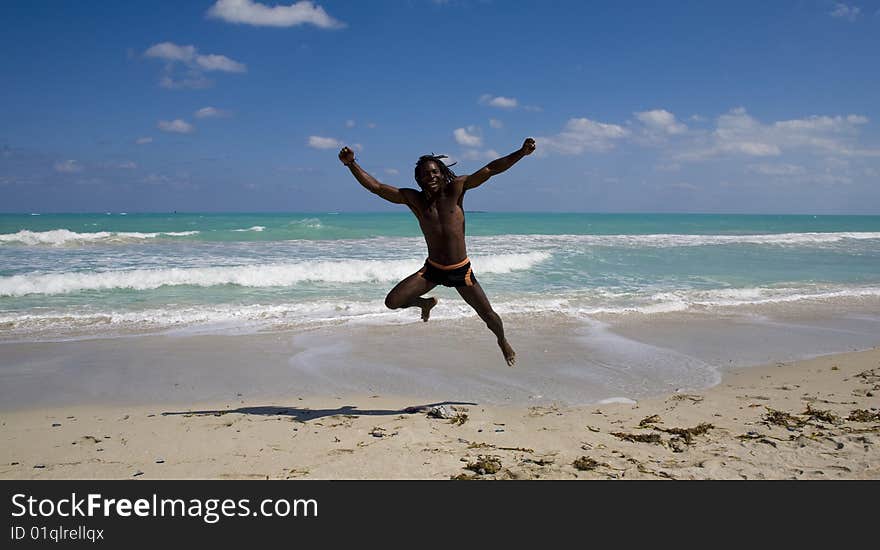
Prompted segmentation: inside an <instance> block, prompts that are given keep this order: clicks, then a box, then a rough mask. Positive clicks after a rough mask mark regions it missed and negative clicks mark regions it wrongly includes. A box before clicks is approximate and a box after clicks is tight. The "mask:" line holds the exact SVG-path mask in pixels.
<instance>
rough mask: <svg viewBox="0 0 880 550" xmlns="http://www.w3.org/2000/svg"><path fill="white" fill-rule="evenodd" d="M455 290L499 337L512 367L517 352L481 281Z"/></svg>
mask: <svg viewBox="0 0 880 550" xmlns="http://www.w3.org/2000/svg"><path fill="white" fill-rule="evenodd" d="M455 290H457V291H458V293H459V294H460V295H461V297H462V298H464V301H465V302H467V303H468V305H470V306H471V307H472V308H474V310H476V312H477V315H479V316H480V319H482V320H483V322H484V323H486V326H487V327H489V330H491V331H492V332H493V333H494V334H495V337H496V338H498V347H500V348H501V353H503V354H504V360H505V361H507V364H508V366H511V367H512V366H513V365H514V364H515V363H516V353H515V352H514V351H513V348H512V347H510V344H509V343H508V342H507V338H505V337H504V324H503V323H502V322H501V317H500V316H499V315H498V314H497V313H495V310H493V309H492V306H491V305H490V304H489V299H488V298H486V293H485V292H483V289H482V287H480V283H477V282H474V285H473V286H460V287H456V289H455Z"/></svg>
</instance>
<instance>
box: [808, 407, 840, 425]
mask: <svg viewBox="0 0 880 550" xmlns="http://www.w3.org/2000/svg"><path fill="white" fill-rule="evenodd" d="M801 415H802V416H809V417H810V420H821V421H822V422H827V423H829V424H840V418H839V417H838V416H837V415H836V414H834V413H833V412H832V411H822V410H817V409H814V408H812V407H811V406H810V404H809V403H807V410H806V411H804V412H803V413H801Z"/></svg>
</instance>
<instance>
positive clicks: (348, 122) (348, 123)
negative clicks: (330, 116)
mask: <svg viewBox="0 0 880 550" xmlns="http://www.w3.org/2000/svg"><path fill="white" fill-rule="evenodd" d="M354 126H355V121H353V120H346V121H345V127H346V128H354Z"/></svg>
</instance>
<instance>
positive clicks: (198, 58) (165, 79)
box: [144, 42, 247, 89]
mask: <svg viewBox="0 0 880 550" xmlns="http://www.w3.org/2000/svg"><path fill="white" fill-rule="evenodd" d="M144 57H149V58H154V59H161V60H164V61H166V62H167V64H166V65H165V69H164V74H163V75H162V77H161V79H160V80H159V85H160V86H162V87H163V88H169V89H179V88H207V87H208V86H210V85H211V84H212V82H211V81H210V80H208V79H207V78H205V76H204V74H203V73H204V72H213V71H220V72H226V73H244V72H247V66H246V65H245V64H244V63H240V62H238V61H235V60H233V59H230V58H228V57H226V56H225V55H218V54H207V55H202V54H199V53H198V50H197V49H196V47H195V46H191V45H190V46H180V45H178V44H174V43H173V42H161V43H159V44H154V45H152V46H150V47H149V48H147V50H146V51H145V52H144ZM180 65H182V66H183V71H184V75H183V76H182V77H177V78H175V72H176V71H177V67H178V66H180Z"/></svg>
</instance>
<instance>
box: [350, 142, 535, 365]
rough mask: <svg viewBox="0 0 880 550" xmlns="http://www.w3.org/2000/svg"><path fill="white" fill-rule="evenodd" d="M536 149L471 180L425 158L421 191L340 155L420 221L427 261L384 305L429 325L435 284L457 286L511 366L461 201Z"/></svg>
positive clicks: (419, 171)
mask: <svg viewBox="0 0 880 550" xmlns="http://www.w3.org/2000/svg"><path fill="white" fill-rule="evenodd" d="M534 150H535V140H534V139H532V138H528V139H526V140H525V142H523V145H522V147H520V148H519V150H517V151H514V152H513V153H511V154H509V155H507V156H506V157H501V158H499V159H496V160H493V161H492V162H490V163H489V164H487V165H486V166H484V167H483V168H481V169H479V170H477V171H476V172H474V173H473V174H471V175H470V176H456V175H455V174H454V173H453V172H452V170H450V169H449V167H448V166H446V164H444V163H443V160H442V159H444V158H446V157H444V156H442V155H441V156H434V155H424V156H422V157H420V158H419V160H418V162H417V163H416V169H415V179H416V183H418V185H419V187H420V188H421V191H416V190H415V189H409V188H403V189H398V188H397V187H392V186H391V185H386V184H384V183H381V182H380V181H378V180H377V179H376V178H374V177H373V176H371V175H370V174H368V173H367V172H365V171H364V169H363V168H361V167H360V166H359V165H358V163H357V161H355V158H354V152H353V151H352V150H351V149H349V148H348V147H343V148H342V150H341V151H339V160H340V161H342V164H344V165H345V166H347V167H348V169H349V170H351V173H352V175H354V177H355V178H356V179H357V180H358V181H359V182H360V184H361V185H363V186H364V187H366V188H367V190H368V191H370V192H371V193H375V194H376V195H379V196H380V197H382V198H383V199H385V200H387V201H390V202H393V203H395V204H405V205H407V206H408V207H409V209H410V210H412V213H413V214H415V216H416V218H417V219H418V220H419V226H420V227H421V228H422V234H423V235H424V236H425V242H426V243H427V245H428V259H427V260H426V261H425V265H424V267H422V269H420V270H419V271H418V272H416V273H414V274H412V275H410V276H409V277H407V278H406V279H404V280H402V281H400V282H399V283H397V286H395V287H394V288H393V289H391V292H389V293H388V296H386V297H385V305H386V306H388V307H389V308H390V309H398V308H404V307H418V308H420V309H421V310H422V320H423V321H427V320H428V318H429V317H430V315H431V308H433V307H434V306H435V305H437V298H433V297H432V298H423V297H422V296H423V295H424V294H427V293H428V292H430V291H431V289H433V288H434V287H435V286H437V285H438V284H439V285H444V286H448V287H455V290H457V291H458V293H459V294H460V295H461V297H462V298H464V301H465V302H467V303H468V304H470V306H471V307H472V308H474V310H476V312H477V314H478V315H479V316H480V319H482V320H483V321H484V322H485V323H486V326H488V327H489V330H491V331H492V332H493V333H494V334H495V336H496V338H498V347H500V348H501V353H503V354H504V360H505V361H507V364H508V365H510V366H511V367H512V366H513V365H514V363H515V361H516V354H515V353H514V351H513V348H512V347H510V344H509V343H508V342H507V338H505V337H504V326H503V324H502V323H501V317H499V316H498V314H497V313H495V311H494V310H493V309H492V306H491V305H490V304H489V299H488V298H486V294H485V293H484V292H483V289H482V288H481V287H480V283H478V282H477V279H476V277H474V273H473V271H472V270H471V262H470V260H469V259H468V257H467V249H466V247H465V243H464V208H463V206H462V200H463V199H464V193H465V191H467V190H468V189H473V188H474V187H478V186H480V185H482V184H483V183H485V182H486V180H488V179H489V178H491V177H492V176H494V175H496V174H500V173H501V172H504V171H505V170H507V169H508V168H510V167H511V166H513V165H514V164H516V163H517V162H518V161H519V160H520V159H521V158H523V157H524V156H526V155H530V154H531V153H532V152H533V151H534Z"/></svg>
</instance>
